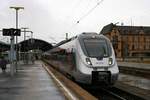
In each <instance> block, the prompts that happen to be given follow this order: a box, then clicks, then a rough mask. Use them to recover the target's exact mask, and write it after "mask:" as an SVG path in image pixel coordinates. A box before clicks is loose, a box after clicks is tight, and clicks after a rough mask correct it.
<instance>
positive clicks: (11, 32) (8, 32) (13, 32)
mask: <svg viewBox="0 0 150 100" xmlns="http://www.w3.org/2000/svg"><path fill="white" fill-rule="evenodd" d="M20 34H21V30H20V29H14V28H10V29H3V36H20Z"/></svg>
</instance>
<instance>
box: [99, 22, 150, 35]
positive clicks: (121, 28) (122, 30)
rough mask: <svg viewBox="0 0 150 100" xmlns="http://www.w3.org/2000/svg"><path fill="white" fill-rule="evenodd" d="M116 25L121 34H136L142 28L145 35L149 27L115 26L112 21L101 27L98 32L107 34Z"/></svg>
mask: <svg viewBox="0 0 150 100" xmlns="http://www.w3.org/2000/svg"><path fill="white" fill-rule="evenodd" d="M114 27H116V28H117V29H118V31H119V33H120V34H121V35H129V34H130V35H137V34H139V33H140V31H141V30H142V31H143V32H144V34H145V35H150V27H148V26H117V25H115V24H113V23H110V24H108V25H106V26H104V27H103V29H102V30H101V32H100V34H107V33H110V32H111V31H112V29H113V28H114Z"/></svg>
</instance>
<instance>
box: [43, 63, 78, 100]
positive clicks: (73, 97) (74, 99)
mask: <svg viewBox="0 0 150 100" xmlns="http://www.w3.org/2000/svg"><path fill="white" fill-rule="evenodd" d="M43 66H44V67H45V65H44V64H43ZM45 68H46V70H47V71H48V72H49V74H51V76H52V77H53V78H54V79H55V80H56V81H57V82H58V83H59V85H60V86H61V87H62V88H63V89H64V91H65V92H66V93H67V94H68V95H69V96H70V98H71V99H72V100H78V99H77V98H76V97H75V96H73V95H72V94H71V92H70V91H69V90H68V89H67V88H66V87H65V86H64V85H63V84H62V83H61V82H60V81H59V80H58V79H57V78H56V76H55V75H54V74H53V73H52V72H51V71H50V70H49V69H48V68H47V67H45Z"/></svg>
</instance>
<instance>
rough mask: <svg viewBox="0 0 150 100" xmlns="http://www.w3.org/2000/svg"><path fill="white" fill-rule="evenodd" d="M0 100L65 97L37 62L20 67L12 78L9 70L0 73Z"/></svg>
mask: <svg viewBox="0 0 150 100" xmlns="http://www.w3.org/2000/svg"><path fill="white" fill-rule="evenodd" d="M8 67H9V66H8ZM0 100H65V96H64V95H63V94H62V93H61V92H60V90H59V89H58V88H57V87H56V85H55V83H54V82H53V80H52V79H51V77H50V76H49V75H48V74H47V72H46V71H45V69H44V68H43V67H42V64H41V62H40V61H37V62H36V63H35V64H30V65H20V66H19V70H18V72H17V74H15V75H14V77H10V69H9V68H8V69H7V72H6V73H2V72H1V71H0Z"/></svg>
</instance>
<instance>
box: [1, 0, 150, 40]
mask: <svg viewBox="0 0 150 100" xmlns="http://www.w3.org/2000/svg"><path fill="white" fill-rule="evenodd" d="M98 2H100V0H0V28H1V29H2V28H12V27H15V10H13V9H10V8H9V7H10V6H22V7H24V10H19V27H28V28H29V29H28V30H31V31H33V32H34V37H35V38H38V39H42V40H45V41H48V42H56V41H57V42H59V41H61V40H63V39H65V33H69V37H72V36H75V35H77V34H80V33H81V32H97V33H99V32H100V31H101V29H102V28H103V26H105V25H107V24H110V23H117V22H119V24H118V25H121V23H123V24H124V25H135V26H150V7H149V4H150V0H103V2H101V3H100V4H99V5H98V6H97V7H96V8H95V9H94V10H92V11H91V9H92V8H93V7H95V6H96V5H97V3H98ZM89 11H91V12H90V13H88V12H89ZM87 13H88V14H87ZM80 19H81V20H80ZM77 21H79V23H77ZM28 35H30V33H28ZM3 38H4V37H2V35H0V39H1V40H3V41H6V39H3ZM1 40H0V41H1ZM21 40H23V35H22V36H21V37H19V41H21Z"/></svg>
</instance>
